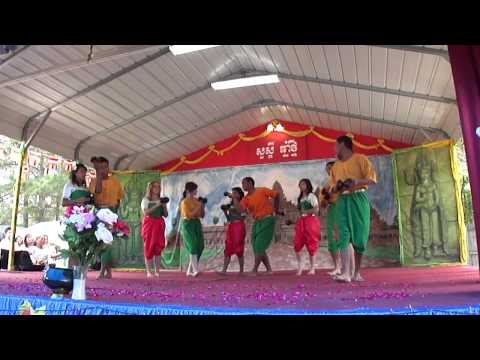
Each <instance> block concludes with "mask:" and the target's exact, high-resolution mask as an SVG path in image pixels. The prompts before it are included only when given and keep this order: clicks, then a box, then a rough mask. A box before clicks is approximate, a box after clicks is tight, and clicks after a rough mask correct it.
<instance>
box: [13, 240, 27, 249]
mask: <svg viewBox="0 0 480 360" xmlns="http://www.w3.org/2000/svg"><path fill="white" fill-rule="evenodd" d="M14 249H15V250H14V251H22V250H25V246H24V241H23V237H21V236H17V237H16V238H15V244H14Z"/></svg>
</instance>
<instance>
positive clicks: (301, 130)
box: [154, 121, 411, 173]
mask: <svg viewBox="0 0 480 360" xmlns="http://www.w3.org/2000/svg"><path fill="white" fill-rule="evenodd" d="M279 123H281V125H282V126H283V127H284V130H283V131H271V132H270V133H268V134H267V133H266V132H265V130H266V129H267V125H268V123H267V124H264V125H261V126H258V127H256V128H254V129H251V130H249V131H247V132H245V133H244V134H239V135H236V136H232V137H230V138H228V139H225V140H223V141H220V142H218V143H216V144H215V145H210V146H209V147H205V148H202V149H200V150H198V151H196V152H193V153H191V154H189V155H187V156H184V157H180V158H178V159H175V160H172V161H169V162H167V163H164V164H161V165H158V166H155V167H154V169H159V170H161V171H162V172H166V173H170V172H173V171H186V170H194V169H202V168H215V167H226V166H241V165H257V164H271V163H279V162H288V161H303V160H314V159H326V158H334V157H335V139H336V138H337V137H339V136H342V135H346V133H345V132H341V131H337V130H330V129H322V128H316V127H315V128H314V127H308V126H305V125H301V124H297V123H292V122H287V121H279ZM348 135H349V136H351V137H352V138H353V141H354V151H355V152H358V153H362V154H365V155H380V154H390V153H391V151H392V150H393V149H399V148H405V147H409V146H411V145H409V144H404V143H400V142H396V141H388V140H383V139H377V138H374V137H370V136H362V135H355V134H348ZM207 153H208V155H206V154H207Z"/></svg>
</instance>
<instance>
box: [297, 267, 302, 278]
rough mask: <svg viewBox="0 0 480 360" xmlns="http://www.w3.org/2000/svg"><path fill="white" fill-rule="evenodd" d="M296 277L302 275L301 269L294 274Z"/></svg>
mask: <svg viewBox="0 0 480 360" xmlns="http://www.w3.org/2000/svg"><path fill="white" fill-rule="evenodd" d="M296 275H297V276H300V275H302V269H301V268H300V269H298V270H297V273H296Z"/></svg>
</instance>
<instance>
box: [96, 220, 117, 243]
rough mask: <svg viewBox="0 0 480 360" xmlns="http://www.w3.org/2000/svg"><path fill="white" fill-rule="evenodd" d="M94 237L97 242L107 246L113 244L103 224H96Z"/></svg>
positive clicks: (111, 236)
mask: <svg viewBox="0 0 480 360" xmlns="http://www.w3.org/2000/svg"><path fill="white" fill-rule="evenodd" d="M95 237H96V238H97V240H98V241H103V242H104V243H105V244H107V245H109V244H111V243H112V242H113V235H112V233H111V232H110V231H109V230H108V229H107V228H106V227H105V225H104V224H98V226H97V230H96V231H95Z"/></svg>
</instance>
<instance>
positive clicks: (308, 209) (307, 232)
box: [293, 179, 320, 275]
mask: <svg viewBox="0 0 480 360" xmlns="http://www.w3.org/2000/svg"><path fill="white" fill-rule="evenodd" d="M298 187H299V188H300V195H299V196H298V205H297V207H298V210H299V211H300V218H299V219H298V221H297V224H296V225H295V239H294V242H293V244H294V250H295V255H296V257H297V264H298V270H297V275H302V263H301V262H302V260H301V256H300V251H301V250H302V248H303V246H304V245H305V246H306V247H307V250H308V254H309V259H310V270H309V272H308V274H309V275H314V274H315V254H316V252H317V249H318V241H319V237H320V222H319V220H318V217H317V216H316V214H317V213H318V199H317V197H316V196H315V194H314V193H313V187H312V183H311V182H310V180H309V179H302V180H300V182H299V184H298Z"/></svg>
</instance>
